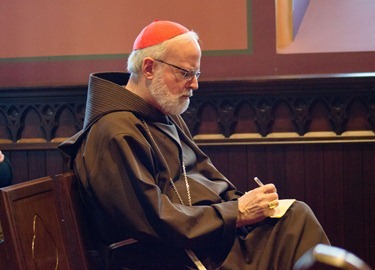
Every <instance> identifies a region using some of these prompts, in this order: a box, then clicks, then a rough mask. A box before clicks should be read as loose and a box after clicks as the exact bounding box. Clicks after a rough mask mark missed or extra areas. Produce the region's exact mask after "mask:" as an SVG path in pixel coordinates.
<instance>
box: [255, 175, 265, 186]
mask: <svg viewBox="0 0 375 270" xmlns="http://www.w3.org/2000/svg"><path fill="white" fill-rule="evenodd" d="M254 181H255V182H256V183H257V184H258V186H260V187H261V186H264V185H263V183H262V181H260V180H259V178H258V177H254Z"/></svg>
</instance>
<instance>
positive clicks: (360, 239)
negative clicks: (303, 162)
mask: <svg viewBox="0 0 375 270" xmlns="http://www.w3.org/2000/svg"><path fill="white" fill-rule="evenodd" d="M361 149H362V146H361V145H356V144H348V145H345V148H344V152H343V183H344V205H343V206H344V209H345V212H344V219H343V220H342V222H343V224H344V235H345V242H344V246H345V247H346V248H347V249H348V250H351V251H352V252H353V253H355V254H356V255H358V256H359V257H361V258H363V257H364V255H365V246H364V243H365V241H366V240H365V232H364V224H365V215H366V212H367V211H368V209H366V208H368V204H367V200H366V199H365V198H364V194H365V188H364V180H363V162H364V160H363V156H362V152H361ZM360 209H361V210H360ZM359 228H360V229H359Z"/></svg>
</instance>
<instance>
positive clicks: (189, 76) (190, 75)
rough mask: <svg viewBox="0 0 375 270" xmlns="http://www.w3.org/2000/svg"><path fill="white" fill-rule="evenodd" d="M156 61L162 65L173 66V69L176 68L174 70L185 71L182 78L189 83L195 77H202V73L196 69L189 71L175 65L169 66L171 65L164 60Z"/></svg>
mask: <svg viewBox="0 0 375 270" xmlns="http://www.w3.org/2000/svg"><path fill="white" fill-rule="evenodd" d="M155 61H158V62H160V63H163V64H166V65H168V66H171V67H174V68H177V69H179V70H181V71H183V73H182V77H183V78H184V79H185V80H187V81H189V80H191V79H193V78H194V77H195V78H197V79H198V78H199V76H200V75H201V72H200V70H199V69H196V70H194V69H189V70H188V69H184V68H181V67H178V66H175V65H172V64H169V63H167V62H164V61H163V60H160V59H155Z"/></svg>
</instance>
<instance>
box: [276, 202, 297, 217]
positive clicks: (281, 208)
mask: <svg viewBox="0 0 375 270" xmlns="http://www.w3.org/2000/svg"><path fill="white" fill-rule="evenodd" d="M295 201H296V199H283V200H279V205H278V206H277V207H276V208H275V214H273V215H272V216H270V217H271V218H281V217H283V216H284V215H285V213H286V211H288V209H289V208H290V206H291V205H292V204H293V203H294V202H295Z"/></svg>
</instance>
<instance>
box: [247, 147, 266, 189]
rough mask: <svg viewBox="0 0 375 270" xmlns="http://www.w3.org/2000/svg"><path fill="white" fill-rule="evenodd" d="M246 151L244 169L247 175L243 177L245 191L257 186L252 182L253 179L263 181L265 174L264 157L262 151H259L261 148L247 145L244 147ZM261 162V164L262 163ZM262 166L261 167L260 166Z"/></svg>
mask: <svg viewBox="0 0 375 270" xmlns="http://www.w3.org/2000/svg"><path fill="white" fill-rule="evenodd" d="M244 148H245V149H246V161H247V164H246V168H247V175H245V176H244V178H245V179H244V181H246V186H247V190H250V189H254V188H256V187H258V185H257V184H256V183H255V182H254V180H253V178H254V177H258V178H259V179H261V180H262V181H264V179H265V178H264V177H266V174H265V162H264V159H265V155H264V151H261V146H256V145H247V146H244ZM262 161H263V162H262ZM260 164H263V166H260Z"/></svg>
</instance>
